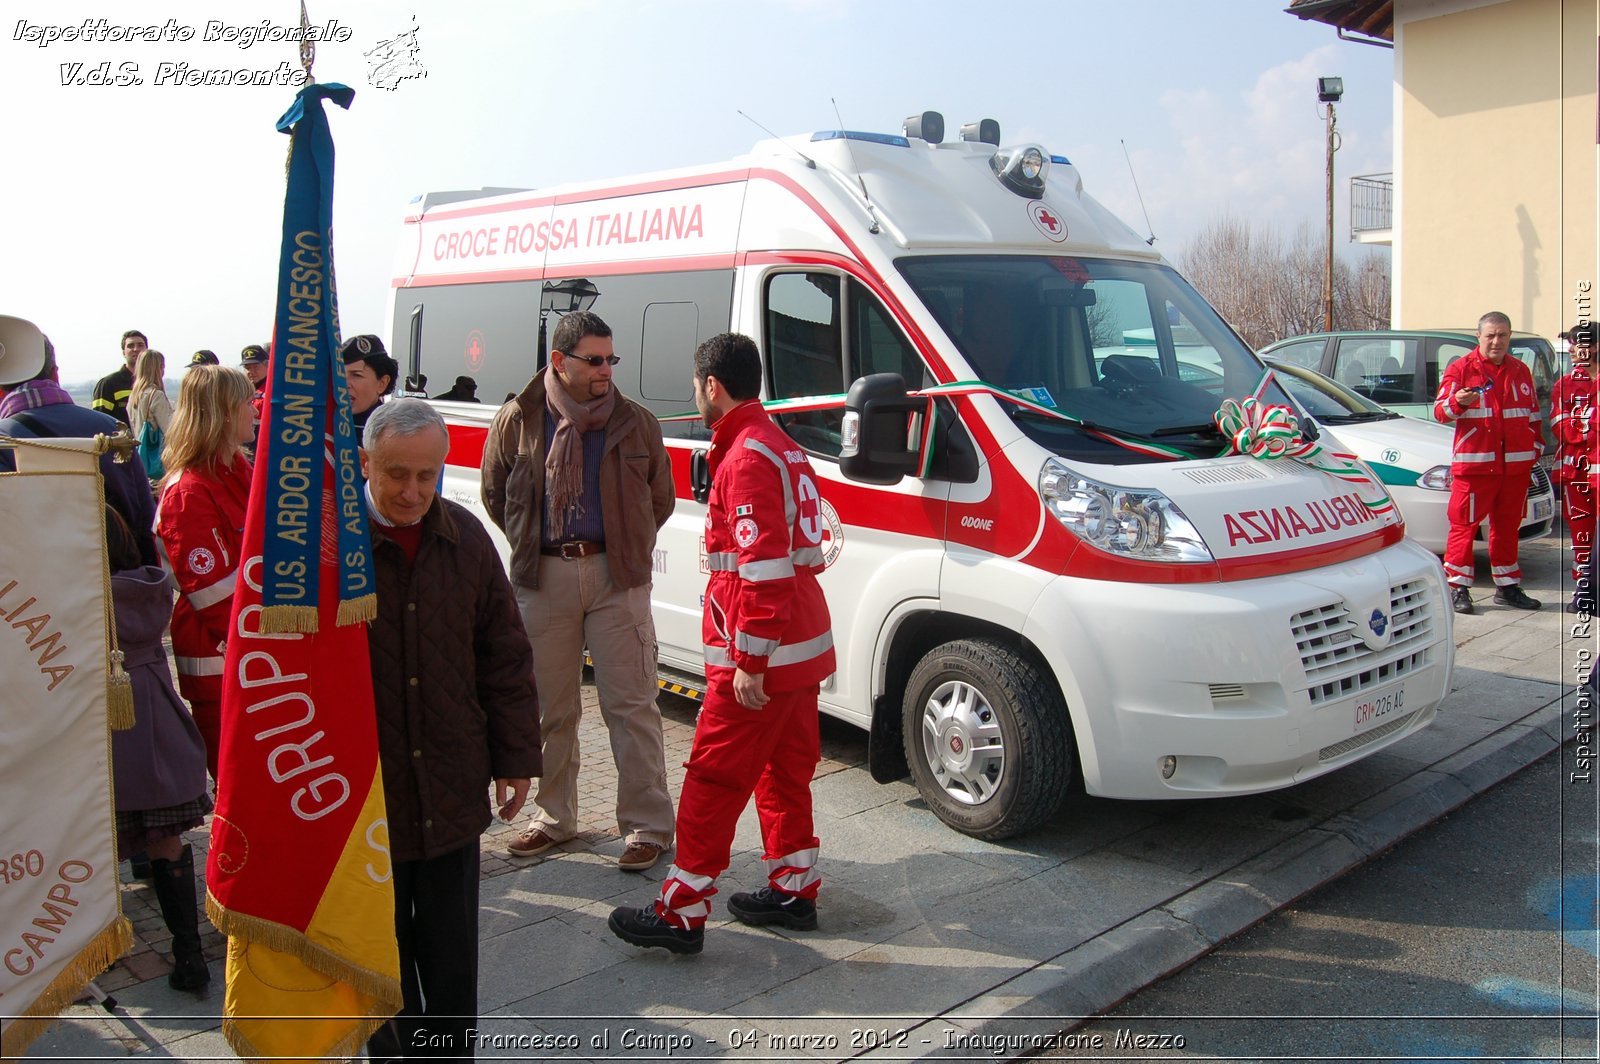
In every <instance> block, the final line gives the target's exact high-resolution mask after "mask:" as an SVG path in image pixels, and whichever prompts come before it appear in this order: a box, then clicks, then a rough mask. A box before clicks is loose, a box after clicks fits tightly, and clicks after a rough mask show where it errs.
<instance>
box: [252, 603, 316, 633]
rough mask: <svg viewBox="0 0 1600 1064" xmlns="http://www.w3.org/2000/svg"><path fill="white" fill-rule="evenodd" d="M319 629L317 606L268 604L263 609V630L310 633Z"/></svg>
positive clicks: (264, 631)
mask: <svg viewBox="0 0 1600 1064" xmlns="http://www.w3.org/2000/svg"><path fill="white" fill-rule="evenodd" d="M316 630H317V608H316V607H315V606H267V607H264V608H263V609H262V610H261V631H262V632H263V633H264V634H265V633H272V632H279V633H283V632H300V633H309V632H315V631H316Z"/></svg>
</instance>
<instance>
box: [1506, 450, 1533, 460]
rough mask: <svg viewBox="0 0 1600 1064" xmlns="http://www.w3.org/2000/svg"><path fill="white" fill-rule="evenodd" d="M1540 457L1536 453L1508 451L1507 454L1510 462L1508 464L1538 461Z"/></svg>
mask: <svg viewBox="0 0 1600 1064" xmlns="http://www.w3.org/2000/svg"><path fill="white" fill-rule="evenodd" d="M1538 457H1539V456H1538V455H1537V454H1536V453H1534V452H1533V451H1507V452H1506V461H1508V462H1531V461H1533V460H1534V459H1536V458H1538Z"/></svg>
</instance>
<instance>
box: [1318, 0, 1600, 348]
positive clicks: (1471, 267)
mask: <svg viewBox="0 0 1600 1064" xmlns="http://www.w3.org/2000/svg"><path fill="white" fill-rule="evenodd" d="M1287 10H1288V13H1289V14H1292V15H1297V16H1299V17H1301V18H1306V19H1313V20H1315V21H1318V22H1323V23H1326V24H1328V25H1330V26H1334V27H1338V30H1339V35H1340V36H1341V37H1342V38H1344V39H1359V38H1361V37H1366V38H1369V39H1370V38H1376V39H1378V40H1381V41H1392V42H1393V45H1394V87H1395V92H1394V140H1395V145H1394V162H1395V170H1394V175H1393V181H1394V187H1393V197H1392V204H1393V216H1392V229H1391V231H1390V234H1389V236H1390V240H1391V241H1392V243H1393V246H1394V264H1393V276H1394V302H1393V313H1394V320H1393V323H1392V324H1393V326H1394V327H1395V328H1406V329H1417V328H1430V327H1441V326H1462V325H1471V324H1473V323H1474V322H1476V321H1477V319H1478V316H1479V315H1480V314H1482V313H1483V312H1484V311H1486V310H1491V309H1496V310H1503V311H1505V312H1506V313H1507V314H1509V315H1510V316H1511V319H1512V324H1513V326H1514V327H1515V328H1517V329H1522V330H1526V331H1528V332H1535V333H1540V334H1543V335H1545V336H1549V337H1553V336H1554V335H1555V334H1556V333H1557V332H1560V331H1561V330H1563V329H1565V328H1567V327H1568V326H1570V325H1572V324H1573V323H1574V322H1576V321H1578V320H1581V319H1590V320H1592V319H1593V318H1594V317H1595V297H1596V291H1595V289H1596V287H1597V284H1600V276H1597V266H1600V219H1597V214H1596V202H1597V200H1600V180H1597V166H1596V159H1597V152H1600V109H1597V95H1596V83H1597V69H1596V59H1597V55H1600V50H1597V44H1600V0H1295V2H1294V3H1293V4H1292V5H1291V6H1290V7H1289V8H1288V9H1287ZM1381 182H1382V178H1381V177H1379V178H1378V184H1381ZM1371 184H1372V183H1370V182H1369V186H1368V187H1367V188H1366V189H1365V191H1366V192H1367V193H1368V195H1369V198H1368V200H1367V202H1369V203H1370V202H1372V200H1371V199H1370V193H1371V192H1372V191H1373V189H1372V187H1371ZM1362 191H1363V190H1362V189H1360V188H1355V187H1353V188H1352V194H1353V196H1357V195H1358V194H1359V193H1360V192H1362ZM1379 202H1382V200H1381V198H1380V200H1379ZM1388 221H1390V219H1385V218H1383V217H1381V215H1379V216H1374V215H1373V214H1372V213H1371V212H1368V213H1367V215H1366V216H1365V217H1364V218H1363V217H1361V216H1359V215H1358V217H1357V218H1356V219H1355V222H1356V225H1357V226H1358V233H1357V236H1358V238H1359V237H1360V235H1361V233H1360V231H1359V230H1360V229H1365V230H1379V231H1380V232H1377V233H1373V234H1371V235H1376V236H1379V238H1380V240H1381V236H1382V235H1383V234H1382V233H1381V230H1382V229H1384V228H1388V226H1386V225H1384V224H1383V223H1385V222H1388Z"/></svg>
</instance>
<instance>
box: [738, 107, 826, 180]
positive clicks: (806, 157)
mask: <svg viewBox="0 0 1600 1064" xmlns="http://www.w3.org/2000/svg"><path fill="white" fill-rule="evenodd" d="M734 110H735V111H737V112H738V114H739V117H740V118H742V119H744V120H745V121H746V122H749V123H750V124H751V125H752V126H755V127H756V128H757V129H759V130H761V132H763V133H765V134H766V135H767V136H769V137H771V138H772V139H773V140H775V141H777V142H778V143H779V144H782V145H783V146H784V147H785V148H788V149H789V150H790V151H792V152H794V153H795V154H796V155H798V156H800V158H802V159H804V160H805V161H806V165H807V166H808V167H810V168H811V169H813V170H815V169H816V168H817V164H816V160H814V159H812V158H811V156H809V155H807V154H806V153H805V152H803V151H801V150H800V149H799V148H796V147H795V146H794V145H793V144H790V143H789V142H788V141H786V140H784V139H783V138H782V137H780V136H778V135H777V134H776V133H774V132H773V131H772V130H770V129H768V128H767V127H766V126H764V125H762V124H761V123H760V122H757V121H756V120H755V119H754V118H751V117H750V116H749V115H747V114H745V113H744V112H743V111H740V110H739V109H738V108H737V107H735V108H734Z"/></svg>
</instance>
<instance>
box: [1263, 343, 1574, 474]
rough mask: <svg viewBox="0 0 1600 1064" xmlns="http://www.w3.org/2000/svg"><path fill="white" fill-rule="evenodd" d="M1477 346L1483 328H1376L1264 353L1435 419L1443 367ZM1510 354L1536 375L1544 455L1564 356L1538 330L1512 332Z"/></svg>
mask: <svg viewBox="0 0 1600 1064" xmlns="http://www.w3.org/2000/svg"><path fill="white" fill-rule="evenodd" d="M1477 346H1478V331H1477V329H1475V328H1468V329H1395V330H1382V331H1371V332H1331V333H1310V334H1308V335H1305V336H1293V337H1290V338H1289V339H1287V340H1279V341H1278V342H1277V343H1275V344H1269V345H1268V346H1266V347H1264V348H1262V349H1261V352H1260V353H1261V354H1262V355H1263V356H1271V357H1272V358H1275V359H1277V360H1279V361H1280V362H1288V363H1290V364H1291V365H1296V366H1304V367H1305V368H1307V369H1314V370H1316V371H1317V372H1318V373H1321V374H1322V375H1323V376H1326V377H1332V378H1333V379H1334V380H1336V381H1338V382H1339V383H1341V384H1343V385H1345V386H1346V387H1348V388H1350V389H1351V390H1353V391H1355V392H1358V393H1360V394H1361V395H1363V396H1365V397H1367V398H1368V399H1371V400H1372V401H1373V402H1375V403H1377V404H1378V405H1379V406H1381V407H1383V408H1384V409H1385V410H1392V411H1394V412H1395V413H1396V414H1405V415H1407V416H1409V417H1415V418H1421V419H1422V420H1424V421H1432V420H1433V400H1434V397H1435V396H1436V395H1437V394H1438V392H1439V378H1440V376H1441V375H1442V374H1443V373H1444V368H1445V367H1446V366H1448V365H1449V364H1450V363H1452V362H1454V361H1455V360H1456V359H1458V358H1460V357H1461V356H1462V355H1464V354H1466V353H1467V352H1468V351H1471V350H1472V349H1473V348H1474V347H1477ZM1511 353H1512V355H1514V356H1516V357H1517V358H1520V359H1521V360H1522V361H1523V362H1524V363H1525V364H1526V365H1527V367H1528V369H1529V370H1530V371H1531V372H1532V373H1533V390H1534V394H1535V395H1537V396H1538V399H1539V410H1540V412H1541V413H1542V414H1544V415H1546V420H1545V425H1544V442H1545V454H1546V457H1547V458H1548V457H1549V456H1551V455H1553V454H1554V453H1555V441H1554V439H1553V438H1552V437H1551V435H1550V422H1549V419H1548V415H1549V413H1550V389H1551V387H1552V386H1553V385H1554V384H1555V382H1556V380H1557V379H1558V378H1559V377H1560V375H1561V373H1560V360H1559V358H1558V356H1557V355H1556V351H1555V348H1554V347H1552V346H1551V344H1550V341H1549V340H1546V339H1545V338H1544V337H1542V336H1535V335H1534V334H1533V333H1525V332H1514V333H1512V334H1511Z"/></svg>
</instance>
